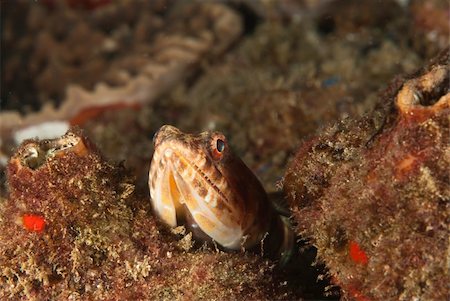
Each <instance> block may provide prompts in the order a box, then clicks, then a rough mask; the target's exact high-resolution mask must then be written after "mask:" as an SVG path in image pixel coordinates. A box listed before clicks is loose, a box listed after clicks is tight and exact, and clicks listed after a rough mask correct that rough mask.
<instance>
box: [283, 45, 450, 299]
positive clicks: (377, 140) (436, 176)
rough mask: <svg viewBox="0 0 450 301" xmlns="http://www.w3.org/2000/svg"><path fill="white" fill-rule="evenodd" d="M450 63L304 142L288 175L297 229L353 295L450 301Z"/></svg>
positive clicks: (402, 83) (438, 64) (398, 85)
mask: <svg viewBox="0 0 450 301" xmlns="http://www.w3.org/2000/svg"><path fill="white" fill-rule="evenodd" d="M449 57H450V52H449V51H446V52H444V53H443V54H442V55H441V56H440V57H439V58H438V59H436V60H435V61H434V62H432V63H431V64H430V65H429V66H428V67H426V68H425V69H423V70H421V71H420V72H418V73H416V74H415V75H414V76H412V77H407V78H405V79H397V80H396V81H394V82H393V83H392V84H391V85H390V86H389V88H388V89H387V90H386V91H385V92H384V94H383V95H382V97H380V102H379V104H378V107H377V108H376V109H375V110H374V111H373V112H372V113H371V114H369V115H367V116H365V117H363V118H361V119H347V120H343V121H341V122H339V123H337V124H335V125H333V126H331V127H329V128H327V129H325V130H324V131H323V132H322V133H320V134H319V135H317V136H316V137H314V138H312V139H310V140H308V141H306V142H304V143H303V145H302V146H301V147H300V149H299V151H298V152H297V154H296V155H295V158H294V159H293V161H292V162H291V164H290V166H289V168H288V170H287V172H286V175H285V180H284V190H285V192H286V195H287V197H288V199H289V201H290V205H291V209H292V210H293V218H294V219H295V221H296V223H297V232H298V234H300V235H302V236H304V237H309V238H310V239H311V242H312V243H313V244H314V245H315V246H316V247H317V250H318V258H319V259H320V260H322V261H324V262H325V264H326V266H327V267H328V268H329V272H330V274H331V276H332V278H333V281H334V282H335V283H337V284H339V285H340V286H341V288H342V290H343V292H344V293H345V295H346V296H347V297H348V298H349V299H353V298H354V299H356V300H446V299H448V297H449V294H450V292H449V288H448V286H447V285H445V284H444V283H449V281H450V275H449V270H448V248H449V218H450V207H449V206H450V186H449V180H450V178H449V166H450V157H449V154H450V152H449V150H450V149H449V145H450V135H449V134H450V132H449V131H450V126H449V116H450V86H449V78H450V65H449V63H450V61H449Z"/></svg>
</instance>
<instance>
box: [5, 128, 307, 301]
mask: <svg viewBox="0 0 450 301" xmlns="http://www.w3.org/2000/svg"><path fill="white" fill-rule="evenodd" d="M8 184H9V190H10V194H9V197H8V198H7V199H5V200H2V202H1V207H0V221H1V224H0V298H1V299H2V300H6V299H8V300H20V299H27V300H80V299H81V300H105V299H108V300H154V299H158V300H174V299H178V300H191V299H195V300H199V299H218V300H223V299H293V298H297V299H298V298H299V297H298V296H295V295H293V294H292V291H290V290H289V289H288V288H287V287H286V286H285V285H284V284H283V282H282V281H281V278H280V279H279V278H278V277H279V276H277V273H275V272H274V271H273V265H272V264H271V263H270V262H268V261H265V260H263V259H260V258H258V257H256V256H252V255H250V254H226V253H222V252H215V251H212V250H204V249H197V250H194V249H191V248H190V245H191V244H190V243H189V238H190V236H189V235H187V236H185V237H184V238H183V239H182V240H181V241H179V240H178V238H177V236H174V235H173V234H171V233H170V232H168V231H166V230H165V229H164V228H163V227H161V226H160V225H159V224H158V223H157V222H156V219H155V218H154V217H153V216H152V214H151V213H150V211H151V210H150V202H149V201H148V199H147V197H145V196H140V195H139V194H138V193H136V192H135V191H134V184H133V182H132V179H131V178H130V177H129V176H128V175H127V173H126V171H125V169H124V168H123V167H122V166H121V165H112V164H110V163H108V162H106V161H105V160H104V159H103V158H102V156H101V155H100V154H99V151H98V150H97V149H96V147H95V146H94V145H93V144H92V143H91V142H90V141H89V140H88V139H87V138H86V137H84V136H83V134H82V133H81V132H80V131H79V130H72V131H70V132H68V133H67V134H66V135H64V136H63V137H61V138H58V139H54V140H43V141H35V140H27V141H25V142H24V143H23V144H22V145H21V146H20V147H19V149H18V150H17V152H16V153H15V154H14V156H13V157H12V158H11V160H10V163H9V165H8Z"/></svg>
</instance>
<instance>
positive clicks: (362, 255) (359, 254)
mask: <svg viewBox="0 0 450 301" xmlns="http://www.w3.org/2000/svg"><path fill="white" fill-rule="evenodd" d="M350 258H351V259H352V260H353V261H354V262H356V263H360V264H367V262H368V261H369V258H368V257H367V254H366V252H364V251H363V250H362V249H361V247H360V246H359V245H358V243H356V242H354V241H350Z"/></svg>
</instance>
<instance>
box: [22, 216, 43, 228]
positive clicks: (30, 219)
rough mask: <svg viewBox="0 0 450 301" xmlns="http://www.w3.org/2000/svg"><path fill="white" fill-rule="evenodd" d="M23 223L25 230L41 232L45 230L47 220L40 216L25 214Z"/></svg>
mask: <svg viewBox="0 0 450 301" xmlns="http://www.w3.org/2000/svg"><path fill="white" fill-rule="evenodd" d="M22 222H23V226H24V227H25V229H27V230H29V231H34V232H41V231H42V230H44V228H45V219H44V218H43V217H42V216H39V215H34V214H24V215H23V216H22Z"/></svg>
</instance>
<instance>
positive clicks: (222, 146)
mask: <svg viewBox="0 0 450 301" xmlns="http://www.w3.org/2000/svg"><path fill="white" fill-rule="evenodd" d="M216 149H217V151H218V152H219V153H221V152H223V151H224V149H225V141H223V140H222V139H217V141H216Z"/></svg>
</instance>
